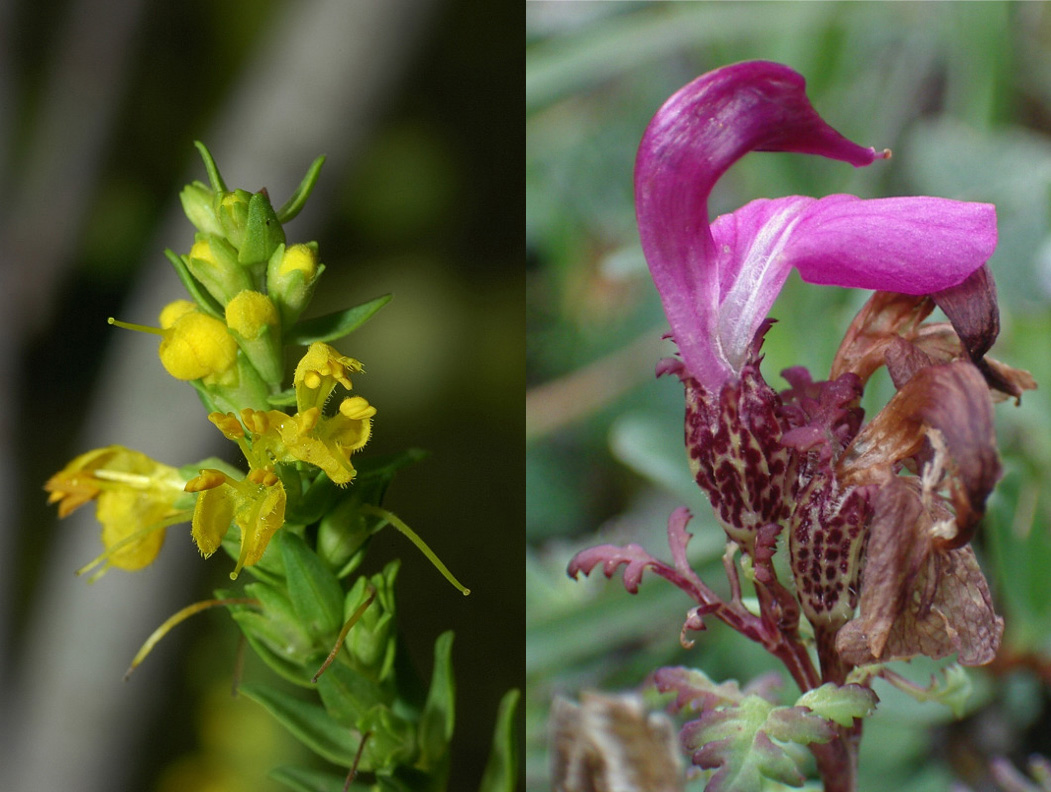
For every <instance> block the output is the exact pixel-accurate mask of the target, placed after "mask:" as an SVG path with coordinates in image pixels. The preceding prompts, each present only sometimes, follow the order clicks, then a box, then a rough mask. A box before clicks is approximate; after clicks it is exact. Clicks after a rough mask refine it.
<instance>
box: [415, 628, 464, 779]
mask: <svg viewBox="0 0 1051 792" xmlns="http://www.w3.org/2000/svg"><path fill="white" fill-rule="evenodd" d="M452 646H453V634H452V631H451V630H446V631H445V632H443V633H442V634H441V635H439V636H438V640H436V641H435V642H434V671H433V672H432V674H431V687H430V690H428V692H427V703H426V704H424V707H423V712H422V713H421V714H420V725H419V737H418V739H419V743H420V762H419V766H420V767H422V768H423V769H425V770H434V769H439V768H444V767H446V766H447V765H448V763H449V743H450V741H451V740H452V736H453V725H454V724H455V723H456V678H455V676H454V675H453V665H452Z"/></svg>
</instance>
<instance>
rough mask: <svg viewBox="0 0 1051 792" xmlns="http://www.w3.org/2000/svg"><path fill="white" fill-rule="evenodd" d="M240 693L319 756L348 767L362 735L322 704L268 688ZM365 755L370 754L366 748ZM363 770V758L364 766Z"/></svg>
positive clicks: (246, 688) (255, 687)
mask: <svg viewBox="0 0 1051 792" xmlns="http://www.w3.org/2000/svg"><path fill="white" fill-rule="evenodd" d="M240 690H241V693H243V694H244V695H245V696H247V697H248V698H250V699H251V700H252V701H255V702H256V703H258V704H261V705H263V707H265V708H266V710H267V711H268V712H270V714H271V715H273V716H274V717H275V718H277V720H278V721H280V723H281V724H282V725H283V726H284V727H285V728H286V729H288V730H289V731H290V732H291V733H292V735H293V736H294V737H295V738H296V739H297V740H299V741H300V742H301V743H303V744H304V745H305V746H307V747H308V748H309V749H310V750H312V751H313V752H314V753H316V754H317V755H318V756H320V757H322V758H324V759H327V760H328V761H330V762H334V763H335V764H337V765H340V766H341V767H347V768H349V767H350V766H351V764H353V762H354V757H355V756H356V755H357V752H358V745H359V743H360V741H361V735H360V734H357V733H356V732H354V731H353V730H351V729H348V728H347V727H346V726H344V725H343V724H341V723H339V722H338V721H337V720H335V719H334V718H333V717H332V716H331V715H329V714H328V713H327V712H326V711H325V708H324V707H322V706H321V705H319V704H312V703H310V702H307V701H302V700H300V699H297V698H294V697H293V696H290V695H288V694H287V693H282V692H281V691H279V690H275V689H273V688H271V687H267V686H265V685H251V684H247V685H242V686H241V689H240ZM365 753H366V754H367V753H368V748H367V747H366V750H365ZM359 766H360V767H362V769H364V757H362V764H361V765H359Z"/></svg>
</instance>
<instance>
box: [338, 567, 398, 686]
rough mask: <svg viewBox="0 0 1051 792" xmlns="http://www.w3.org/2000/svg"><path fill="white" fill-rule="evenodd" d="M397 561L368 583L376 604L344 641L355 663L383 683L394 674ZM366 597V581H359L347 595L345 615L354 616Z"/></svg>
mask: <svg viewBox="0 0 1051 792" xmlns="http://www.w3.org/2000/svg"><path fill="white" fill-rule="evenodd" d="M399 566H400V563H399V562H398V561H391V562H390V563H389V564H387V566H386V567H384V569H383V572H381V573H379V574H376V575H373V576H372V577H371V578H370V579H369V580H368V581H367V582H368V583H371V584H372V585H373V586H374V587H375V589H376V596H375V600H373V602H371V603H370V604H369V606H368V607H367V608H366V609H365V611H364V613H362V615H361V618H360V619H359V620H358V623H357V624H355V625H354V629H353V630H351V631H350V633H348V635H347V639H346V649H347V651H349V652H350V654H351V655H352V656H353V658H354V661H355V663H357V664H359V665H360V666H361V667H362V668H366V669H369V671H370V673H371V674H373V676H374V678H375V679H378V680H383V679H386V678H387V677H388V676H389V675H390V674H391V673H393V671H394V651H395V648H396V646H395V643H396V636H395V630H394V626H395V625H394V590H393V586H394V578H395V576H396V575H397V574H398V567H399ZM368 597H369V592H368V590H367V588H366V579H365V577H364V576H362V577H359V578H358V579H357V580H356V581H355V583H354V587H353V588H352V589H351V590H350V591H349V592H348V593H347V599H346V604H345V606H344V614H349V613H353V612H354V611H355V610H356V609H357V608H358V606H359V605H361V604H362V603H363V602H364V601H365V600H366V599H367V598H368Z"/></svg>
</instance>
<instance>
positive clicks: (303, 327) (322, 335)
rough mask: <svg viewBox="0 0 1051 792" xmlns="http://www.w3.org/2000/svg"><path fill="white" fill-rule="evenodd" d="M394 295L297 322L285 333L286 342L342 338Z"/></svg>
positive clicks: (311, 342) (295, 342)
mask: <svg viewBox="0 0 1051 792" xmlns="http://www.w3.org/2000/svg"><path fill="white" fill-rule="evenodd" d="M393 296H394V295H391V294H384V295H383V296H382V297H377V298H375V299H374V300H369V301H368V302H366V303H362V304H361V305H356V306H354V307H353V308H347V309H345V310H343V311H336V312H335V313H330V314H325V315H324V316H315V317H314V318H313V319H305V320H303V321H302V322H297V323H296V324H295V325H293V326H292V328H291V329H290V330H289V331H288V332H287V333H286V334H285V343H286V344H296V345H302V346H307V345H308V344H313V343H314V342H315V341H326V342H327V341H335V340H336V339H337V338H342V337H343V336H345V335H347V334H348V333H352V332H353V331H355V330H357V329H358V328H359V327H361V326H362V325H363V324H365V322H367V321H368V320H369V319H371V318H372V315H373V314H374V313H376V311H378V310H379V309H380V308H382V307H383V306H384V305H386V304H387V303H389V302H390V301H391V299H392V297H393Z"/></svg>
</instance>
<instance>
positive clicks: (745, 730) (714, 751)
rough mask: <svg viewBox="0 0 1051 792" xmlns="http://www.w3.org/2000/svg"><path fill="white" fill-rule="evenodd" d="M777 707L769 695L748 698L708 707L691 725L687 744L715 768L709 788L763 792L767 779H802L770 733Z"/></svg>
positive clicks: (702, 763)
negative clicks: (769, 720) (718, 707)
mask: <svg viewBox="0 0 1051 792" xmlns="http://www.w3.org/2000/svg"><path fill="white" fill-rule="evenodd" d="M776 709H778V708H777V707H776V706H775V705H774V704H772V703H770V702H769V701H767V700H766V699H763V698H760V697H759V696H746V697H745V698H744V699H742V701H741V702H740V704H737V705H734V706H729V707H726V708H724V709H716V710H707V711H706V712H705V713H704V714H702V715H701V717H700V718H698V719H697V720H695V721H691V722H690V723H688V724H686V727H685V728H684V729H683V732H682V734H683V744H684V746H685V747H686V748H687V749H688V750H690V751H693V752H694V762H695V763H697V764H700V766H701V767H705V768H709V769H712V768H715V769H716V772H715V774H714V775H713V776H712V777H711V779H710V780H709V782H708V785H707V786H706V787H705V792H731V790H732V792H760V790H762V788H763V779H764V778H769V779H772V780H774V781H780V782H782V783H784V784H788V785H789V786H799V785H800V784H802V783H803V781H804V780H805V778H804V776H803V774H802V773H801V772H800V770H799V766H798V765H797V764H796V761H795V760H794V758H793V757H792V756H790V755H789V754H788V753H787V752H786V750H785V748H784V747H783V746H781V745H778V744H777V743H775V742H774V741H773V740H771V739H770V735H768V734H767V732H766V728H765V727H766V725H767V720H768V719H769V717H770V715H771V713H772V712H774V710H776ZM830 736H831V735H829V737H830Z"/></svg>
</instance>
